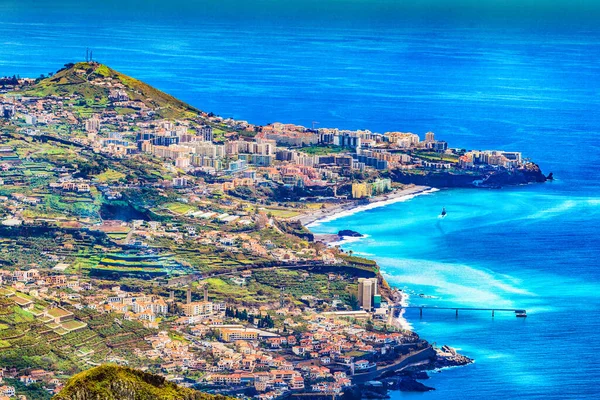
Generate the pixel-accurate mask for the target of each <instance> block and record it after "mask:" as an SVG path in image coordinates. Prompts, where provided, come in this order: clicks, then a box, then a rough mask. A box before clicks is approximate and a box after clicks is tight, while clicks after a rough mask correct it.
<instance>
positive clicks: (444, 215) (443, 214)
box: [440, 207, 446, 218]
mask: <svg viewBox="0 0 600 400" xmlns="http://www.w3.org/2000/svg"><path fill="white" fill-rule="evenodd" d="M444 217H446V207H443V208H442V213H441V214H440V218H444Z"/></svg>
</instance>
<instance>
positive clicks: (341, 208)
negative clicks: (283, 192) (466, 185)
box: [294, 185, 437, 228]
mask: <svg viewBox="0 0 600 400" xmlns="http://www.w3.org/2000/svg"><path fill="white" fill-rule="evenodd" d="M434 190H437V189H432V188H430V187H429V186H417V185H410V186H408V187H406V188H404V189H398V190H394V191H393V192H389V193H386V194H382V195H379V196H375V197H372V198H370V199H368V201H367V202H364V201H350V202H347V203H343V204H339V205H335V206H332V207H328V208H325V209H322V210H316V211H313V212H310V213H307V214H303V215H300V216H298V217H296V218H294V219H295V220H296V221H300V222H301V223H302V225H305V226H307V227H308V228H310V226H311V225H313V226H314V225H316V224H318V223H320V222H324V221H332V220H334V219H337V218H340V217H343V216H347V215H350V214H353V213H356V212H360V211H365V210H370V209H373V208H377V207H383V206H385V205H388V204H393V203H396V202H400V201H405V200H408V199H411V198H412V197H414V196H416V195H418V194H422V193H424V192H429V191H434Z"/></svg>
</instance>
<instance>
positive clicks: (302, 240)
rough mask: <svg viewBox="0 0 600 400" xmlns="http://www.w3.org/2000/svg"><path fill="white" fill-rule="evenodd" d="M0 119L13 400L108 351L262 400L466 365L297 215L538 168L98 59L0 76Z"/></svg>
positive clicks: (5, 355) (5, 306)
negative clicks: (205, 102) (305, 122)
mask: <svg viewBox="0 0 600 400" xmlns="http://www.w3.org/2000/svg"><path fill="white" fill-rule="evenodd" d="M0 121H1V122H0V131H1V136H0V203H1V204H2V207H1V209H0V222H1V224H0V264H2V268H1V269H0V354H1V355H2V357H1V359H2V361H1V362H0V368H2V369H1V373H0V378H1V379H2V382H0V384H1V385H3V386H0V396H5V397H8V398H14V397H15V396H21V397H22V396H25V397H24V398H28V399H33V398H50V396H51V395H52V394H53V393H57V392H58V391H60V389H61V388H62V387H63V385H64V384H65V382H66V380H67V379H68V377H69V376H71V375H73V374H75V373H77V372H79V371H82V370H85V369H88V368H90V367H93V366H96V365H99V364H101V363H105V362H110V363H115V364H120V365H126V366H132V367H136V368H140V369H143V370H148V371H149V372H155V373H160V374H161V375H163V376H166V377H167V378H168V379H169V380H171V381H173V382H177V383H179V384H181V385H184V386H189V387H195V388H200V389H202V390H207V391H211V392H213V393H222V394H238V395H242V396H245V397H255V398H260V399H276V398H288V397H290V396H292V397H293V396H294V395H295V394H298V393H305V394H306V393H311V394H313V395H314V396H317V395H324V396H329V397H331V396H334V397H335V396H336V395H341V394H343V393H344V392H350V391H353V390H354V389H355V388H356V387H358V386H360V387H363V388H364V385H365V384H366V383H367V382H370V381H372V380H374V379H376V378H379V377H381V376H382V375H384V374H386V373H389V372H393V371H395V370H398V369H402V368H408V369H410V368H412V367H415V366H417V365H418V366H419V367H418V368H428V367H434V366H436V365H439V363H440V362H442V361H441V360H444V361H443V363H446V364H444V365H448V363H449V364H450V365H452V364H453V363H455V364H463V363H468V362H470V360H468V359H466V358H463V357H462V356H459V355H457V354H456V353H453V352H452V351H449V350H445V351H441V350H440V349H436V348H433V347H432V346H431V345H430V344H429V343H427V342H426V341H425V340H423V339H420V338H419V337H418V336H417V335H416V334H414V333H412V332H410V331H407V330H405V329H403V328H402V326H400V325H399V323H398V319H397V318H396V317H397V316H398V306H399V305H401V300H402V293H401V292H399V291H397V290H394V289H392V288H390V287H389V286H388V284H387V282H385V280H384V279H383V277H382V276H381V274H380V273H379V268H378V266H377V264H376V263H375V262H373V261H372V260H368V259H365V258H362V257H357V256H356V255H353V254H352V253H351V252H344V251H343V250H342V249H340V248H339V246H336V243H335V242H336V240H340V239H341V238H342V237H341V236H336V235H333V236H335V237H333V238H328V239H323V238H315V236H314V235H313V234H312V233H311V232H310V231H309V230H308V229H307V228H306V227H305V226H304V225H303V223H306V221H307V220H306V219H305V218H307V217H308V218H310V217H311V216H315V215H321V213H325V212H328V211H329V212H333V211H335V210H338V209H340V207H341V208H344V207H353V206H355V205H357V204H364V203H368V202H370V201H374V200H377V199H378V198H380V197H381V196H394V195H402V194H404V193H407V191H408V193H412V192H415V191H418V190H423V189H422V188H420V187H417V186H415V185H413V184H412V181H411V180H412V179H413V178H414V179H419V177H424V176H429V175H430V174H440V173H441V174H447V176H460V177H466V178H467V179H470V181H472V182H471V183H470V184H472V185H473V186H477V185H481V186H486V185H488V184H489V182H486V180H487V179H488V178H489V177H493V176H495V174H505V175H509V176H516V175H519V174H521V175H523V174H524V173H525V172H524V171H530V172H531V171H533V172H532V173H533V178H531V177H530V176H529V177H527V178H526V179H538V178H539V175H540V174H541V173H539V170H536V168H537V166H535V165H534V164H532V163H530V162H529V161H528V160H527V159H525V158H523V157H522V155H521V153H519V152H507V151H469V150H465V149H456V148H451V147H449V145H448V143H446V142H445V141H443V140H439V139H438V138H437V137H436V135H435V134H434V133H432V132H428V133H426V134H425V135H424V137H423V138H421V137H419V136H418V135H416V134H413V133H405V132H386V133H383V134H380V133H374V132H371V131H368V130H357V131H350V130H340V129H327V128H318V127H312V128H306V127H302V126H298V125H293V124H283V123H273V124H270V125H267V126H257V125H253V124H251V123H249V122H246V121H237V120H232V119H227V118H222V117H219V116H216V115H213V114H211V113H205V112H202V111H200V110H197V109H195V108H194V107H191V106H189V105H186V104H184V103H182V102H180V101H179V100H177V99H174V98H173V97H171V96H169V95H167V94H165V93H162V92H160V91H158V90H156V89H154V88H152V87H150V86H148V85H146V84H144V83H142V82H139V81H137V80H135V79H133V78H130V77H127V76H125V75H123V74H120V73H118V72H116V71H114V70H112V69H110V68H108V67H106V66H104V65H102V64H99V63H95V62H86V63H78V64H67V65H65V67H64V68H63V69H61V70H59V71H58V72H57V73H55V74H52V75H51V76H48V77H41V78H39V79H20V78H19V79H17V78H16V77H15V78H14V79H12V78H4V79H0ZM436 176H439V175H436ZM481 176H485V178H483V179H480V178H481ZM407 177H408V178H407ZM542 177H543V175H542ZM406 179H408V180H406ZM544 179H545V177H544ZM411 191H412V192H411ZM40 338H42V339H43V340H42V341H40V340H39V339H40ZM0 398H2V397H0Z"/></svg>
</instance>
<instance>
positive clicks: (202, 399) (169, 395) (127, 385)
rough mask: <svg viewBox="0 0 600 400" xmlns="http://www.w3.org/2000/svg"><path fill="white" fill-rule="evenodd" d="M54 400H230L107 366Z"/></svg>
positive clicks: (82, 375)
mask: <svg viewBox="0 0 600 400" xmlns="http://www.w3.org/2000/svg"><path fill="white" fill-rule="evenodd" d="M53 399H54V400H154V399H156V400H227V399H230V398H229V397H225V396H214V395H209V394H206V393H201V392H198V391H196V390H192V389H188V388H182V387H179V386H177V385H175V384H174V383H171V382H168V381H167V380H165V378H164V377H162V376H160V375H154V374H149V373H146V372H142V371H138V370H134V369H131V368H125V367H119V366H115V365H103V366H100V367H95V368H92V369H90V370H88V371H85V372H82V373H79V374H77V375H75V376H73V377H72V378H71V379H70V380H69V381H68V382H67V385H66V386H65V387H64V389H63V390H62V391H61V392H60V393H59V394H57V395H56V396H54V397H53Z"/></svg>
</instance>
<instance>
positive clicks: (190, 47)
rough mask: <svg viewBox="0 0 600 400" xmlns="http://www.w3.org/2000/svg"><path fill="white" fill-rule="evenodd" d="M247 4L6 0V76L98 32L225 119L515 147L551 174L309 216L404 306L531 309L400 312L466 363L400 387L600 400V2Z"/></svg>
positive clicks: (94, 40) (62, 58)
mask: <svg viewBox="0 0 600 400" xmlns="http://www.w3.org/2000/svg"><path fill="white" fill-rule="evenodd" d="M117 3H118V8H117V9H116V11H117V12H115V9H111V6H114V5H115V4H117ZM184 3H185V4H184ZM247 3H248V4H246V3H243V4H242V2H235V1H233V0H227V1H224V2H223V1H221V2H211V1H187V2H183V1H179V0H175V1H174V2H168V3H165V2H163V3H160V2H156V1H154V2H153V1H150V0H148V1H144V2H141V1H137V2H132V1H127V0H123V1H119V2H116V1H112V0H107V1H105V2H97V3H93V4H86V6H85V7H83V6H81V5H79V4H77V2H75V1H74V0H69V1H49V0H38V1H35V2H27V1H2V2H0V75H13V74H20V75H22V76H38V75H39V74H41V73H48V72H49V71H55V70H56V69H58V68H60V67H61V66H62V64H64V63H67V62H72V61H77V60H81V59H83V56H84V54H85V48H86V47H91V48H93V50H94V54H95V57H96V59H98V60H99V61H101V62H104V63H106V64H108V65H110V66H111V67H113V68H116V69H118V70H120V71H122V72H124V73H126V74H129V75H132V76H135V77H136V78H140V79H143V80H145V81H147V82H148V83H150V84H152V85H155V86H157V87H158V88H160V89H162V90H165V91H167V92H169V93H171V94H173V95H175V96H177V97H180V98H182V99H183V100H185V101H188V102H190V103H191V104H193V105H195V106H197V107H199V108H201V109H204V110H207V111H213V112H215V113H217V114H220V115H223V116H225V117H230V116H231V117H235V118H240V119H245V120H249V121H251V122H253V123H268V122H273V121H282V122H290V123H300V124H304V125H305V126H310V125H311V123H312V121H319V122H320V125H319V126H324V127H340V128H345V129H365V128H368V129H371V130H373V131H381V132H383V131H387V130H390V131H391V130H402V131H413V132H415V133H419V134H421V135H423V134H424V133H425V132H427V131H429V130H433V131H434V132H436V135H437V136H438V137H440V138H443V139H446V140H448V141H449V142H450V145H451V146H456V147H469V148H495V149H505V150H518V151H523V153H524V154H525V155H526V156H528V157H531V158H532V159H534V160H535V161H537V162H539V163H540V165H541V166H542V168H543V170H544V171H545V172H546V173H547V172H550V171H553V172H554V173H555V175H556V177H557V178H558V179H557V181H555V182H553V183H548V184H544V185H533V186H527V187H522V188H513V189H508V188H505V189H502V190H492V191H474V190H444V191H440V192H437V193H435V194H431V195H426V196H419V197H417V198H415V199H413V200H411V201H408V202H405V203H397V204H394V205H390V206H387V207H385V208H379V209H374V210H370V211H367V212H364V213H360V214H355V215H353V216H350V217H346V218H343V219H339V220H335V221H331V222H328V223H325V224H323V225H321V226H320V227H318V228H315V229H316V230H318V231H323V232H336V231H337V230H338V229H341V228H350V229H355V230H357V231H359V232H363V233H367V234H369V237H368V238H366V239H364V240H361V241H358V242H355V243H352V244H348V245H346V246H345V248H347V249H352V250H353V251H355V252H357V253H361V254H364V255H366V256H369V257H373V258H376V259H377V260H378V261H379V263H380V264H381V265H382V268H383V271H384V272H385V273H386V274H387V275H388V278H389V280H390V281H391V282H393V283H394V284H396V285H398V286H399V287H403V288H406V290H407V291H408V292H411V293H413V294H415V295H413V296H412V298H411V302H412V303H413V304H432V305H465V306H471V305H489V306H494V307H499V306H506V307H509V306H512V307H523V308H526V309H528V311H529V313H530V316H529V317H528V318H527V319H526V320H517V319H516V318H514V317H512V316H509V315H501V314H497V315H496V317H495V318H494V319H493V320H492V319H491V317H490V316H489V315H487V314H483V313H463V314H461V315H460V317H459V319H458V320H456V319H455V317H454V314H453V313H452V312H448V313H445V312H435V313H434V312H428V313H426V315H425V317H424V319H423V320H420V319H419V317H418V314H417V315H415V314H411V313H409V314H408V315H407V317H408V319H409V321H410V323H411V324H412V325H413V327H414V329H416V330H417V331H418V332H419V333H420V334H422V335H423V336H424V337H426V338H427V339H429V340H431V341H435V342H437V343H440V344H448V345H451V346H454V347H457V348H460V349H462V351H463V352H464V353H465V354H468V355H470V356H472V357H474V358H475V359H476V360H477V362H476V363H475V364H474V365H471V366H468V367H466V368H457V369H452V370H448V371H444V372H443V373H440V374H436V375H435V376H434V377H433V378H432V379H431V381H430V383H431V385H432V386H435V387H437V389H438V390H437V391H436V392H433V393H427V394H418V395H406V394H401V393H395V394H393V396H394V397H395V398H400V397H423V398H427V399H429V398H438V397H440V398H441V397H443V398H445V399H462V398H465V397H466V398H477V397H483V396H485V397H487V398H490V399H506V398H514V397H517V396H523V397H528V398H552V399H555V398H594V397H598V395H597V389H596V381H597V376H598V374H599V373H600V361H598V360H599V358H598V356H597V354H598V350H600V349H599V346H600V345H599V343H600V322H599V321H600V320H599V318H598V316H597V311H598V309H599V308H600V307H599V306H600V301H599V294H600V283H599V282H600V271H599V270H598V257H599V256H600V244H599V243H600V229H599V228H598V226H599V223H600V211H599V210H600V173H599V172H598V166H600V145H599V143H600V142H598V132H599V131H600V113H598V109H599V106H600V100H599V99H600V97H599V96H598V94H599V93H600V78H599V77H600V64H598V62H597V60H598V59H600V34H599V32H598V30H597V19H595V18H594V17H595V16H596V15H597V14H594V13H579V15H578V16H577V18H575V19H572V20H569V19H568V18H567V16H571V17H573V15H575V14H577V13H576V12H575V11H577V10H576V7H571V5H570V4H569V7H564V8H563V9H561V10H560V12H558V13H557V14H556V15H555V17H556V18H554V20H553V21H545V22H544V20H543V19H544V18H546V17H547V15H546V14H543V13H542V14H539V15H538V14H536V13H535V12H533V13H531V12H530V13H527V15H521V17H524V18H521V19H520V20H519V21H520V23H519V24H513V23H512V22H513V21H514V18H506V21H510V23H506V21H504V22H502V15H500V20H496V21H494V22H495V23H488V22H490V21H488V20H487V19H485V16H486V15H489V14H486V12H485V10H484V12H479V10H475V12H473V13H470V14H468V15H467V17H464V15H463V13H461V12H459V11H455V10H452V9H450V8H449V7H442V8H440V9H438V11H439V12H438V13H437V14H436V13H433V12H432V11H431V9H428V8H427V7H424V8H422V9H420V10H417V9H418V8H419V7H417V5H418V4H417V3H419V4H420V3H422V2H412V3H414V4H415V8H414V9H413V10H412V12H411V11H410V10H409V12H408V13H407V12H406V10H401V9H400V8H395V7H392V6H391V4H396V3H400V2H392V1H386V0H369V1H366V0H365V1H360V0H357V1H352V2H342V1H331V2H326V1H315V2H304V3H310V4H312V5H313V6H315V7H316V8H315V9H305V8H303V7H300V6H298V4H299V3H302V2H300V1H286V2H278V1H261V2H259V3H260V4H259V5H258V6H257V5H250V2H247ZM284 3H285V6H278V5H277V4H284ZM325 3H327V4H325ZM466 3H468V2H466ZM470 3H480V2H470ZM490 3H491V2H490ZM493 3H500V2H493ZM502 3H504V2H502ZM507 3H510V2H507ZM514 3H522V2H514ZM529 3H532V4H533V3H534V2H529ZM548 3H552V4H557V3H560V2H548ZM579 3H582V4H583V3H584V2H579ZM586 3H589V4H591V3H593V2H591V1H589V2H586ZM65 4H70V5H71V7H68V6H65ZM161 4H162V6H161V7H162V8H161V7H159V6H160V5H161ZM540 4H541V2H540ZM415 10H417V11H418V12H417V11H415ZM507 10H508V14H507V15H509V14H510V11H511V10H509V9H507ZM534 10H535V8H534ZM574 10H575V11H574ZM505 11H506V10H505ZM557 16H558V17H557ZM563 17H564V18H563ZM461 18H462V19H461ZM583 20H587V22H590V21H591V22H592V24H591V25H590V24H587V26H584V24H582V21H583ZM590 27H592V29H590ZM443 206H445V207H446V208H447V210H448V213H449V214H448V217H447V218H445V219H444V220H442V221H440V220H438V219H437V215H438V214H439V212H440V210H441V208H442V207H443ZM419 293H424V294H427V295H431V296H435V297H436V298H435V299H422V298H419V297H418V296H417V295H416V294H419Z"/></svg>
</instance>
